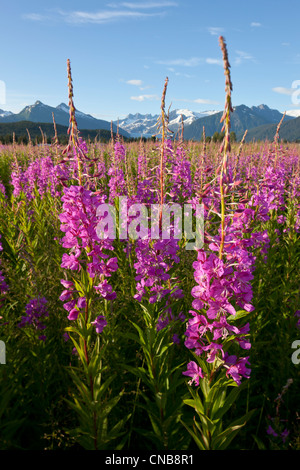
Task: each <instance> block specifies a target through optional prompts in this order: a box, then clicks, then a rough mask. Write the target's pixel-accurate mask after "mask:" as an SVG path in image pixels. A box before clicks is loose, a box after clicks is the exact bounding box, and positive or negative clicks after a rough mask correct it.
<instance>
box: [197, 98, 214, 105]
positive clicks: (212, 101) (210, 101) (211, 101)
mask: <svg viewBox="0 0 300 470" xmlns="http://www.w3.org/2000/svg"><path fill="white" fill-rule="evenodd" d="M193 102H194V103H197V104H220V103H219V102H218V101H215V100H206V99H202V98H198V99H196V100H193Z"/></svg>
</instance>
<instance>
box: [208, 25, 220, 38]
mask: <svg viewBox="0 0 300 470" xmlns="http://www.w3.org/2000/svg"><path fill="white" fill-rule="evenodd" d="M207 30H208V32H209V34H211V35H212V36H219V35H220V34H222V33H224V28H219V27H216V26H209V27H208V28H207Z"/></svg>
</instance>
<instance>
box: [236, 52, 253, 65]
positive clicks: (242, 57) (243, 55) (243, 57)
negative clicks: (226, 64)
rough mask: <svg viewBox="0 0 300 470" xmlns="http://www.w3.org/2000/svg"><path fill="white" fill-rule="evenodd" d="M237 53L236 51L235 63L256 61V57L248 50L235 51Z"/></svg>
mask: <svg viewBox="0 0 300 470" xmlns="http://www.w3.org/2000/svg"><path fill="white" fill-rule="evenodd" d="M235 53H236V57H235V59H234V63H235V65H240V64H242V63H243V62H245V61H248V60H250V61H254V57H253V56H252V55H251V54H249V53H248V52H245V51H235Z"/></svg>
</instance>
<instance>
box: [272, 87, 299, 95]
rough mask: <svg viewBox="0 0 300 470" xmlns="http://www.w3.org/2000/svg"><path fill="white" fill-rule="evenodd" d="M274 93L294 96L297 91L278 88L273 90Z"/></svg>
mask: <svg viewBox="0 0 300 470" xmlns="http://www.w3.org/2000/svg"><path fill="white" fill-rule="evenodd" d="M272 91H275V93H279V94H280V95H292V94H293V92H294V91H295V89H290V88H284V87H282V86H277V87H274V88H272Z"/></svg>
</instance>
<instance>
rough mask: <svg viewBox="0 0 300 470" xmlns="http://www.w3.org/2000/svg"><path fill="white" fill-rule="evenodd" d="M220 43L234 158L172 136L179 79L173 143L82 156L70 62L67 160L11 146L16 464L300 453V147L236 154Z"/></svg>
mask: <svg viewBox="0 0 300 470" xmlns="http://www.w3.org/2000/svg"><path fill="white" fill-rule="evenodd" d="M220 46H221V50H222V53H223V60H224V70H225V93H226V100H225V109H224V115H223V122H224V141H223V143H222V145H221V148H220V145H219V144H217V143H215V142H212V141H211V142H206V140H205V139H204V140H203V142H186V141H184V140H183V138H182V135H183V134H182V133H181V134H180V133H178V135H176V136H174V135H171V134H170V133H169V132H168V127H167V125H168V115H167V113H166V112H165V100H166V96H167V84H168V81H167V80H166V82H165V87H164V89H163V94H162V102H161V118H160V122H159V123H158V129H159V132H160V134H159V138H158V137H157V138H156V140H155V139H151V140H148V141H146V142H145V141H143V140H141V141H140V142H131V143H126V142H124V141H123V140H122V139H121V138H120V136H119V135H112V138H111V140H110V142H108V143H106V144H104V143H99V142H97V140H95V141H93V142H91V141H87V142H85V141H83V140H82V139H81V137H80V132H79V131H78V129H77V124H76V118H75V106H74V102H73V89H72V77H71V68H70V63H69V62H68V78H69V106H70V127H69V144H68V145H67V147H62V146H60V145H59V143H58V141H57V140H56V139H55V138H54V139H53V142H52V144H51V145H47V144H46V143H45V144H42V145H35V143H34V142H31V141H30V142H29V144H28V145H22V144H16V143H13V144H12V145H5V146H1V148H0V263H1V264H0V341H1V343H0V345H1V347H0V384H1V393H0V449H1V450H18V449H20V450H58V449H60V450H80V449H85V450H93V449H94V450H112V449H114V450H131V451H132V450H151V451H153V450H155V451H163V450H181V451H186V450H188V451H198V450H223V449H232V450H240V449H245V450H258V449H260V450H270V449H276V450H287V449H291V450H299V449H300V421H299V419H300V416H299V406H298V397H299V386H300V366H299V362H300V310H299V309H300V307H299V285H300V282H299V281H300V276H299V262H300V242H299V232H300V149H299V144H283V143H282V142H281V141H280V140H279V137H278V133H277V134H276V135H275V136H274V141H273V142H260V143H247V144H244V143H243V141H242V142H241V143H238V142H234V143H230V113H231V111H232V104H231V90H232V84H231V79H230V65H229V63H228V57H227V50H226V44H225V41H224V39H223V38H220ZM278 130H279V128H278ZM120 201H123V202H124V201H126V206H122V207H121V205H120ZM166 205H169V206H172V205H173V206H174V205H175V207H176V208H177V209H178V207H179V208H181V209H182V215H184V213H185V214H186V212H189V215H192V216H193V227H192V226H191V227H189V228H190V231H189V232H192V233H194V234H195V233H196V232H197V228H196V229H195V224H196V225H197V217H196V215H197V214H198V212H197V210H198V209H199V207H200V208H201V211H202V212H201V214H202V216H203V224H202V226H201V227H202V238H201V244H200V246H198V245H195V246H194V248H193V247H192V248H190V249H188V246H189V243H190V240H189V237H187V231H185V230H183V231H182V233H181V236H180V237H176V236H175V235H174V233H175V229H174V227H175V222H176V217H177V218H178V212H177V215H176V217H175V215H174V217H173V218H172V217H171V218H170V219H169V220H170V227H171V229H172V230H170V232H169V236H168V237H167V236H162V235H163V225H162V221H163V217H162V216H163V207H165V206H166ZM105 207H106V208H107V209H109V208H110V209H112V212H111V213H112V214H113V215H114V216H115V221H116V222H117V223H116V226H115V225H114V227H113V229H115V230H112V231H111V230H110V229H109V228H112V226H111V224H110V221H111V218H110V215H111V213H110V212H109V210H107V211H105V210H103V208H104V209H105ZM124 207H125V209H124ZM154 208H155V209H156V210H157V213H156V219H157V227H156V228H157V233H156V236H153V231H151V229H152V227H150V226H147V224H146V225H145V220H146V221H147V220H148V219H149V220H150V211H151V209H152V210H154ZM124 211H125V214H124ZM141 212H142V213H143V214H141ZM141 215H143V219H141ZM179 215H180V214H179ZM141 220H142V222H141ZM189 220H190V219H189ZM99 227H100V228H101V227H102V232H101V230H100V229H99ZM192 229H194V231H193V230H192ZM100 232H101V233H102V235H103V236H100V235H101V234H100ZM172 234H173V236H172Z"/></svg>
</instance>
